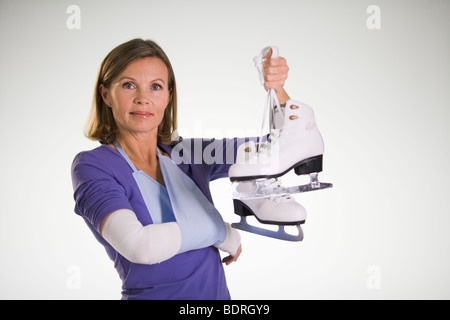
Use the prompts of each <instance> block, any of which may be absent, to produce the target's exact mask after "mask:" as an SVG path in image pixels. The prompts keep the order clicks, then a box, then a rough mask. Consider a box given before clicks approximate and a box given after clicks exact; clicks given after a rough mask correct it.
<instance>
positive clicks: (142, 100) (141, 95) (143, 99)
mask: <svg viewBox="0 0 450 320" xmlns="http://www.w3.org/2000/svg"><path fill="white" fill-rule="evenodd" d="M135 102H136V104H148V103H149V102H150V100H149V99H148V97H147V93H146V92H143V91H142V90H137V92H136V98H135Z"/></svg>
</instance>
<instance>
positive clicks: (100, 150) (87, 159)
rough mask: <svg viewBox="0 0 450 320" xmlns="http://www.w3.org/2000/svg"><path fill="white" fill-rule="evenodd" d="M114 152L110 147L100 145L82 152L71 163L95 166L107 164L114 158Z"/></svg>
mask: <svg viewBox="0 0 450 320" xmlns="http://www.w3.org/2000/svg"><path fill="white" fill-rule="evenodd" d="M115 153H116V152H115V151H114V149H112V148H111V147H110V146H108V145H105V144H102V145H100V146H98V147H96V148H95V149H92V150H84V151H81V152H79V153H78V154H77V155H76V156H75V158H74V160H73V162H74V163H86V164H96V163H104V162H109V161H110V160H111V158H115V156H116V155H115Z"/></svg>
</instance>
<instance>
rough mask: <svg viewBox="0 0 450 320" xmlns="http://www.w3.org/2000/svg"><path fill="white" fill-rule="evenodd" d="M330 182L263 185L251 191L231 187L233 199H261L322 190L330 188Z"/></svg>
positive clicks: (316, 181) (331, 185)
mask: <svg viewBox="0 0 450 320" xmlns="http://www.w3.org/2000/svg"><path fill="white" fill-rule="evenodd" d="M332 187H333V184H332V183H327V182H320V181H318V180H315V181H311V183H308V184H304V185H300V186H294V187H283V186H280V187H276V188H273V187H271V188H264V187H259V186H258V187H256V188H255V189H254V190H252V191H251V192H238V191H237V188H235V187H234V188H232V190H233V192H232V194H233V198H234V199H261V198H270V197H273V196H283V195H289V194H296V193H304V192H311V191H317V190H323V189H329V188H332Z"/></svg>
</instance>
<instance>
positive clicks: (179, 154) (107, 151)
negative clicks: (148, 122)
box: [72, 139, 249, 300]
mask: <svg viewBox="0 0 450 320" xmlns="http://www.w3.org/2000/svg"><path fill="white" fill-rule="evenodd" d="M248 140H249V139H223V140H214V139H212V140H202V139H185V140H183V141H182V142H176V143H174V144H172V145H158V146H159V147H160V148H161V149H163V150H164V151H166V152H167V153H168V154H169V155H171V158H172V160H174V161H175V162H176V163H177V165H178V166H179V168H180V169H181V170H182V171H183V172H184V173H186V174H187V175H188V176H189V177H190V178H191V179H192V180H193V181H194V182H195V183H196V184H197V186H198V187H199V188H200V190H202V192H203V193H204V194H205V196H206V197H207V198H208V199H209V200H210V201H211V202H212V197H211V193H210V189H209V181H212V180H215V179H218V178H224V177H227V176H228V169H229V167H230V166H231V164H232V163H234V161H235V158H236V150H237V147H238V146H239V145H240V144H241V143H243V142H245V141H248ZM72 182H73V188H74V199H75V213H76V214H78V215H80V216H81V217H83V218H84V220H85V221H86V223H87V225H88V226H89V228H90V229H91V231H92V232H93V234H94V236H95V237H96V239H97V240H98V241H99V242H100V243H101V244H102V245H103V246H104V247H105V250H106V252H107V253H108V255H109V257H110V258H111V260H112V261H113V262H114V266H115V268H116V270H117V272H118V273H119V276H120V278H121V279H122V290H123V291H122V299H164V300H168V299H177V300H184V299H192V300H194V299H202V300H217V299H218V300H225V299H230V294H229V291H228V288H227V284H226V280H225V274H224V270H223V266H222V263H221V259H220V255H219V252H218V250H217V249H216V248H215V247H208V248H203V249H199V250H193V251H189V252H185V253H182V254H178V255H176V256H174V257H173V258H171V259H169V260H166V261H164V262H162V263H159V264H153V265H144V264H136V263H132V262H130V261H128V260H127V259H125V258H124V257H123V256H121V255H120V254H119V253H118V252H117V251H116V250H114V249H113V248H112V247H111V246H110V245H109V243H108V242H106V241H105V240H104V239H103V237H102V236H101V235H100V233H99V231H100V225H101V223H102V221H103V219H104V218H105V217H106V216H107V215H108V214H109V213H111V212H113V211H115V210H118V209H130V210H132V211H134V212H135V213H136V215H137V217H138V219H139V221H140V222H141V223H142V224H143V225H144V226H145V225H147V224H151V223H152V221H151V217H150V214H149V212H148V210H147V208H146V206H145V203H144V200H143V198H142V196H141V194H140V191H139V189H138V186H137V184H136V182H135V180H134V178H133V176H132V169H131V168H130V167H129V165H128V164H127V162H126V161H125V159H123V157H122V156H121V155H120V154H119V153H118V152H117V151H115V150H114V149H112V148H111V147H109V146H107V145H101V146H99V147H98V148H96V149H93V150H91V151H84V152H81V153H79V154H78V155H77V156H76V157H75V159H74V161H73V164H72ZM230 197H231V194H230ZM230 201H231V198H230Z"/></svg>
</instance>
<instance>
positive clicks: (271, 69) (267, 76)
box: [263, 49, 290, 103]
mask: <svg viewBox="0 0 450 320" xmlns="http://www.w3.org/2000/svg"><path fill="white" fill-rule="evenodd" d="M271 57H272V49H270V50H269V52H268V53H267V56H266V58H265V59H264V63H263V75H264V89H266V90H269V89H274V90H275V92H276V94H277V98H278V100H279V101H280V103H286V101H288V100H289V99H290V98H289V95H288V94H287V93H286V91H285V90H284V88H283V87H284V84H285V82H286V79H287V77H288V72H289V67H288V65H287V62H286V59H285V58H283V57H278V58H271Z"/></svg>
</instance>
